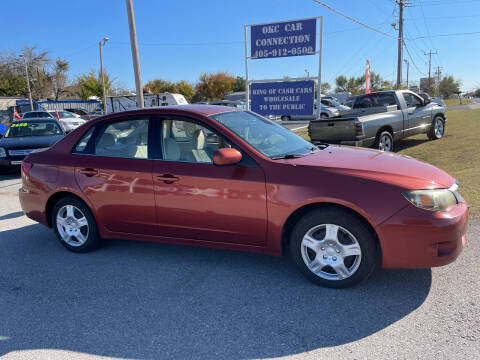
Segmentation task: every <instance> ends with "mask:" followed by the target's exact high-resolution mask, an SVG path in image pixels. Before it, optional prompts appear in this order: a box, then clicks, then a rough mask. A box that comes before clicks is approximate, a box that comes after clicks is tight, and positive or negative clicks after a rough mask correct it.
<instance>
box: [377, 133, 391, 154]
mask: <svg viewBox="0 0 480 360" xmlns="http://www.w3.org/2000/svg"><path fill="white" fill-rule="evenodd" d="M373 147H374V148H375V149H378V150H382V151H393V136H392V134H390V132H389V131H382V132H381V133H380V134H378V135H377V137H376V139H375V143H374V144H373Z"/></svg>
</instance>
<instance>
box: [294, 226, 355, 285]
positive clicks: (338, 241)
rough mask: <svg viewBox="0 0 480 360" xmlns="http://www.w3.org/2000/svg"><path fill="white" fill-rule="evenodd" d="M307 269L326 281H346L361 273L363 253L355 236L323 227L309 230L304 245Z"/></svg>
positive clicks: (337, 228)
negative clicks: (359, 270) (358, 272)
mask: <svg viewBox="0 0 480 360" xmlns="http://www.w3.org/2000/svg"><path fill="white" fill-rule="evenodd" d="M301 253H302V259H303V261H304V263H305V265H306V266H307V267H308V269H309V270H310V271H311V272H312V273H314V274H315V275H317V276H319V277H321V278H323V279H326V280H343V279H346V278H348V277H350V276H352V275H353V274H355V272H356V271H357V270H358V267H359V266H360V263H361V260H362V249H361V248H360V244H359V243H358V241H357V239H356V238H355V236H354V235H353V234H352V233H351V232H349V231H348V230H347V229H345V228H344V227H342V226H339V225H335V224H322V225H317V226H314V227H312V228H311V229H309V230H308V231H307V232H306V233H305V235H304V236H303V239H302V242H301Z"/></svg>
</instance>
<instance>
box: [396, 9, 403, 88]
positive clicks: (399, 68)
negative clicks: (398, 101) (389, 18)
mask: <svg viewBox="0 0 480 360" xmlns="http://www.w3.org/2000/svg"><path fill="white" fill-rule="evenodd" d="M403 1H404V0H399V1H398V2H397V4H398V6H399V14H398V55H397V56H398V59H397V89H400V86H401V85H402V57H403V56H402V52H403V6H404V5H405V4H404V2H403Z"/></svg>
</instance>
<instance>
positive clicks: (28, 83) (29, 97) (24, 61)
mask: <svg viewBox="0 0 480 360" xmlns="http://www.w3.org/2000/svg"><path fill="white" fill-rule="evenodd" d="M19 57H21V58H23V64H24V65H25V75H26V76H27V89H28V99H29V100H30V110H31V111H33V100H32V90H31V89H30V77H29V76H28V66H27V58H26V57H25V55H23V54H20V56H19Z"/></svg>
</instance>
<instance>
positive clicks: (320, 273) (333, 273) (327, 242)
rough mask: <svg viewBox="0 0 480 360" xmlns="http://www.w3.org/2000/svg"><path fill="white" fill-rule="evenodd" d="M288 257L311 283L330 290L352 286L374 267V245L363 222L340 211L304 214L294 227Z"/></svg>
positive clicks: (323, 210) (332, 210)
mask: <svg viewBox="0 0 480 360" xmlns="http://www.w3.org/2000/svg"><path fill="white" fill-rule="evenodd" d="M290 254H291V256H292V258H293V260H294V261H295V263H296V265H297V266H298V268H299V269H300V271H301V272H302V273H303V274H304V275H305V276H306V277H307V278H308V279H309V280H310V281H312V282H314V283H316V284H319V285H323V286H327V287H333V288H345V287H350V286H353V285H356V284H357V283H359V282H361V281H363V280H365V279H366V278H368V277H369V276H370V275H371V274H372V272H373V271H374V269H375V267H376V263H377V255H376V254H377V252H376V244H375V240H374V237H373V234H372V232H371V230H370V229H369V227H368V226H367V225H366V224H365V222H364V221H363V220H362V219H360V218H358V217H357V216H355V215H354V214H351V213H349V212H348V211H344V210H341V209H334V208H332V209H322V210H315V211H312V212H310V213H307V214H306V215H305V216H304V217H302V218H301V219H300V221H299V222H298V223H297V224H296V225H295V227H294V229H293V231H292V234H291V238H290Z"/></svg>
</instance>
